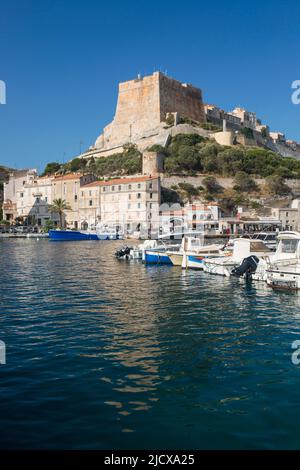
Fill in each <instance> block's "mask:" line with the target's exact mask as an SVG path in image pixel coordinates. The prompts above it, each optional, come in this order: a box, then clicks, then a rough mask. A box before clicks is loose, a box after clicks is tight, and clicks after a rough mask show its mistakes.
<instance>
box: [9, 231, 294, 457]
mask: <svg viewBox="0 0 300 470" xmlns="http://www.w3.org/2000/svg"><path fill="white" fill-rule="evenodd" d="M118 246H120V242H66V243H64V242H57V243H55V242H49V241H48V240H40V241H34V240H2V241H1V242H0V266H1V294H0V300H1V312H0V339H1V340H3V341H5V343H6V347H7V364H6V365H0V425H1V437H0V447H1V448H72V449H76V448H77V449H104V448H105V449H123V448H124V449H126V448H130V449H138V448H146V449H155V448H168V449H180V448H185V449H218V448H219V449H220V448H221V449H276V448H290V449H291V448H293V449H295V448H300V436H299V432H298V430H299V419H300V392H299V384H300V365H299V366H296V365H293V363H292V362H291V354H292V352H293V350H292V348H291V344H292V342H293V341H294V340H297V339H299V340H300V308H299V307H300V294H288V293H276V292H272V291H271V290H269V289H268V288H267V287H265V285H264V284H259V283H257V284H252V285H251V284H245V282H243V281H240V280H238V279H234V278H233V279H223V278H221V277H219V276H210V275H207V274H205V273H202V272H199V271H191V270H190V271H182V270H181V269H179V268H176V267H169V266H165V267H164V266H161V267H158V266H151V267H148V266H144V265H143V264H141V263H139V262H125V261H118V260H116V259H114V257H113V253H114V251H115V249H116V248H117V247H118Z"/></svg>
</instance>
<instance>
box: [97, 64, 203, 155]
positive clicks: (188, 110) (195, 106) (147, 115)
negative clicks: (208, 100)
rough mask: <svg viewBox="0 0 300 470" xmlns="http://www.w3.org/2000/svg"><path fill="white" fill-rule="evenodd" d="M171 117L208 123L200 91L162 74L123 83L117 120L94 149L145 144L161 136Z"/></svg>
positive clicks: (116, 115)
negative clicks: (171, 115) (174, 115)
mask: <svg viewBox="0 0 300 470" xmlns="http://www.w3.org/2000/svg"><path fill="white" fill-rule="evenodd" d="M168 113H177V114H178V115H179V116H180V117H186V118H190V119H193V120H195V121H199V122H205V120H206V119H205V113H204V107H203V102H202V93H201V90H200V89H198V88H195V87H193V86H192V85H188V84H185V83H181V82H178V81H177V80H174V79H172V78H169V77H167V76H166V75H164V74H162V73H160V72H154V73H153V75H149V76H147V77H144V78H140V77H139V78H136V79H134V80H130V81H128V82H123V83H120V84H119V94H118V102H117V108H116V114H115V117H114V119H113V121H112V122H111V123H110V124H109V125H108V126H106V127H105V128H104V131H103V133H102V134H101V135H100V136H99V137H98V139H97V140H96V143H95V148H96V149H103V150H105V149H113V148H118V147H121V146H122V145H124V144H125V143H128V142H132V143H137V144H138V143H139V142H140V141H142V140H143V139H144V140H145V141H146V140H147V139H149V138H151V137H153V136H154V135H156V134H158V133H159V132H160V130H161V129H162V126H163V123H164V121H165V119H166V115H167V114H168Z"/></svg>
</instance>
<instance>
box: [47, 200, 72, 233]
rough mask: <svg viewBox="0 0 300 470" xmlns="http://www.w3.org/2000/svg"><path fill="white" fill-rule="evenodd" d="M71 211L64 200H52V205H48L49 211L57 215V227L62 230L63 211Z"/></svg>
mask: <svg viewBox="0 0 300 470" xmlns="http://www.w3.org/2000/svg"><path fill="white" fill-rule="evenodd" d="M69 210H71V207H70V206H69V204H68V203H67V202H66V201H65V200H64V199H60V198H59V199H54V201H53V204H50V205H49V211H50V212H54V213H56V214H58V215H59V226H60V228H62V225H63V215H64V212H65V211H69Z"/></svg>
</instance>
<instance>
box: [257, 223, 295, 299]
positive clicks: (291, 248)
mask: <svg viewBox="0 0 300 470" xmlns="http://www.w3.org/2000/svg"><path fill="white" fill-rule="evenodd" d="M278 238H279V245H278V248H277V251H276V253H275V255H274V257H273V258H272V259H271V260H270V262H269V263H268V264H267V265H266V267H265V280H266V281H267V284H268V286H270V287H272V288H273V289H287V290H299V289H300V233H299V232H282V233H280V234H279V236H278Z"/></svg>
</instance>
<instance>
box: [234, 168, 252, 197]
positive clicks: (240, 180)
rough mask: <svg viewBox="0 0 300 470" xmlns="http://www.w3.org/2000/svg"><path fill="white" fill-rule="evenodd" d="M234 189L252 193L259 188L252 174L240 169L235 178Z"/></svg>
mask: <svg viewBox="0 0 300 470" xmlns="http://www.w3.org/2000/svg"><path fill="white" fill-rule="evenodd" d="M234 183H235V185H234V189H235V190H236V191H239V192H242V193H250V192H253V191H257V190H258V186H257V184H256V182H255V181H254V179H253V178H251V176H249V175H248V173H245V171H238V172H237V174H236V175H235V178H234Z"/></svg>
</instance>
